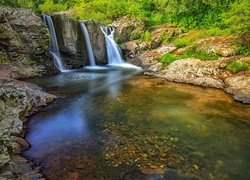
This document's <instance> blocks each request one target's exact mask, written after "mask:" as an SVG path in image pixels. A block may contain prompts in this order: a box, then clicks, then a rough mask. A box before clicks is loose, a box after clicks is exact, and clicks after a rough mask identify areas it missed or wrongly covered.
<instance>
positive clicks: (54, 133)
mask: <svg viewBox="0 0 250 180" xmlns="http://www.w3.org/2000/svg"><path fill="white" fill-rule="evenodd" d="M27 81H28V82H31V83H35V84H37V85H39V86H40V87H42V88H43V89H44V90H45V91H47V92H49V93H51V94H54V95H57V96H58V97H59V98H58V99H57V100H56V101H55V102H54V103H52V104H51V105H49V106H47V107H45V108H44V109H43V110H42V111H40V112H39V113H37V114H36V115H34V116H32V117H31V119H30V121H29V122H28V124H27V126H28V132H27V134H26V139H27V140H28V142H29V143H30V144H31V148H30V149H28V150H27V151H25V152H24V153H23V155H24V156H25V157H26V158H28V159H30V160H33V161H34V162H36V163H38V164H39V163H40V165H41V166H42V167H43V168H42V173H43V174H44V175H45V177H46V178H48V179H53V180H54V179H60V180H62V179H241V180H244V179H248V178H249V177H250V171H249V168H250V153H249V150H250V128H249V127H250V105H245V104H241V103H238V102H235V101H234V100H233V99H232V97H231V96H230V95H228V94H226V93H224V92H223V91H221V90H217V89H212V88H203V87H197V86H192V85H186V84H178V83H172V82H168V81H165V80H163V79H159V78H152V77H148V76H143V75H140V73H139V72H137V71H136V70H133V69H126V68H125V69H120V68H111V69H100V70H96V71H94V70H81V71H73V72H67V73H61V74H58V75H55V76H49V77H43V78H34V79H29V80H27Z"/></svg>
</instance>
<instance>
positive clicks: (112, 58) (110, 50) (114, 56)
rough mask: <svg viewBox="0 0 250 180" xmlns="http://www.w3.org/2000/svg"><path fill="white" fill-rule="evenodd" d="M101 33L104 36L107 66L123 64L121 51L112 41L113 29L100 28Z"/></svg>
mask: <svg viewBox="0 0 250 180" xmlns="http://www.w3.org/2000/svg"><path fill="white" fill-rule="evenodd" d="M101 30H102V32H103V33H104V35H105V41H106V48H107V55H108V64H110V65H117V64H123V63H124V61H123V59H122V53H121V49H120V47H119V46H118V44H117V43H116V42H115V40H114V33H115V29H114V28H113V27H108V26H102V27H101Z"/></svg>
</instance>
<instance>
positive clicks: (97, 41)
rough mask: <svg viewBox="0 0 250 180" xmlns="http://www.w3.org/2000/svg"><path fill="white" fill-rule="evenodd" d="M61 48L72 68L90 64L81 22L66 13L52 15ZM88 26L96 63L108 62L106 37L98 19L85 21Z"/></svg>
mask: <svg viewBox="0 0 250 180" xmlns="http://www.w3.org/2000/svg"><path fill="white" fill-rule="evenodd" d="M52 19H53V22H54V26H55V30H56V35H57V39H58V44H59V49H60V51H61V55H62V57H63V59H64V62H65V63H66V64H67V65H68V66H69V67H71V68H79V67H82V66H83V65H88V64H89V61H88V57H87V50H86V43H85V39H84V35H83V32H82V31H81V28H80V22H79V21H77V20H75V19H73V18H70V17H68V16H67V15H66V14H56V15H53V16H52ZM84 23H85V25H86V26H87V29H88V32H89V36H90V40H91V44H92V48H93V51H94V57H95V59H96V64H106V62H107V59H106V48H105V38H104V35H103V33H102V32H101V30H100V24H99V23H98V22H97V21H93V20H90V21H85V22H84Z"/></svg>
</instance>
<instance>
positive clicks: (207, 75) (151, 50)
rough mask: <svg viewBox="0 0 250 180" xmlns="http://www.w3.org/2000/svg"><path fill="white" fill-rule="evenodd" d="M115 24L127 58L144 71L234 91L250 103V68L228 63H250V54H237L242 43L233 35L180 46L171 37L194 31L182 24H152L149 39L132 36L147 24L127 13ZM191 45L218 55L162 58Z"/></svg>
mask: <svg viewBox="0 0 250 180" xmlns="http://www.w3.org/2000/svg"><path fill="white" fill-rule="evenodd" d="M124 19H125V20H126V21H125V20H124ZM130 22H131V23H130ZM135 22H136V23H135ZM131 24H135V26H132V25H131ZM112 25H113V26H115V27H116V28H117V36H118V37H119V42H120V44H121V46H122V47H123V53H124V56H125V57H126V59H127V61H129V62H131V63H133V64H135V65H138V66H141V67H143V69H144V71H145V72H144V74H145V75H150V76H155V77H160V78H164V79H166V80H168V81H172V82H178V83H185V84H193V85H198V86H203V87H212V88H217V89H221V90H223V91H225V92H226V93H229V94H231V95H232V96H233V98H234V99H235V100H236V101H239V102H241V103H246V104H249V103H250V69H249V68H248V69H247V70H243V71H240V72H237V73H233V72H231V71H229V70H228V69H227V66H228V64H230V63H232V62H237V63H244V64H248V67H250V57H249V56H242V55H236V54H237V48H239V47H237V46H235V44H234V42H233V40H232V37H230V36H205V37H202V38H198V39H197V40H195V41H194V42H192V43H191V44H189V45H187V46H186V47H181V48H179V47H177V46H175V45H174V43H172V42H170V41H169V40H168V39H175V38H178V37H181V38H183V37H185V38H189V36H192V34H190V33H183V31H182V29H181V28H178V27H175V26H172V25H170V24H163V25H158V26H155V27H150V29H148V33H150V39H148V40H133V36H134V33H137V34H143V32H144V33H145V26H144V25H143V23H142V22H141V21H140V20H138V19H134V18H128V17H124V18H121V19H119V20H117V21H115V22H114V23H113V24H112ZM131 26H132V27H131ZM131 29H132V30H131ZM195 33H197V32H195ZM198 33H200V32H198ZM202 33H203V32H202ZM129 35H130V37H131V38H130V39H129V38H127V39H125V40H124V36H129ZM192 38H193V37H192ZM166 39H167V40H166ZM190 49H191V50H192V51H194V52H193V53H201V54H202V55H205V57H206V56H207V57H208V58H210V57H212V56H216V57H218V59H216V60H209V59H208V60H207V59H199V58H195V57H192V54H191V55H190V54H188V55H186V56H187V57H185V58H180V59H178V60H174V61H173V62H171V63H168V64H164V63H162V62H160V60H159V59H161V58H162V57H163V56H164V55H170V56H172V57H175V56H178V55H183V54H185V53H186V52H189V51H190Z"/></svg>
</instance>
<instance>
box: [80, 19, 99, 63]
mask: <svg viewBox="0 0 250 180" xmlns="http://www.w3.org/2000/svg"><path fill="white" fill-rule="evenodd" d="M81 30H82V32H83V34H84V38H85V43H86V46H87V54H88V59H89V64H90V66H95V65H96V64H95V57H94V53H93V49H92V45H91V41H90V38H89V32H88V29H87V27H86V25H85V24H84V23H83V22H82V23H81Z"/></svg>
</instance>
